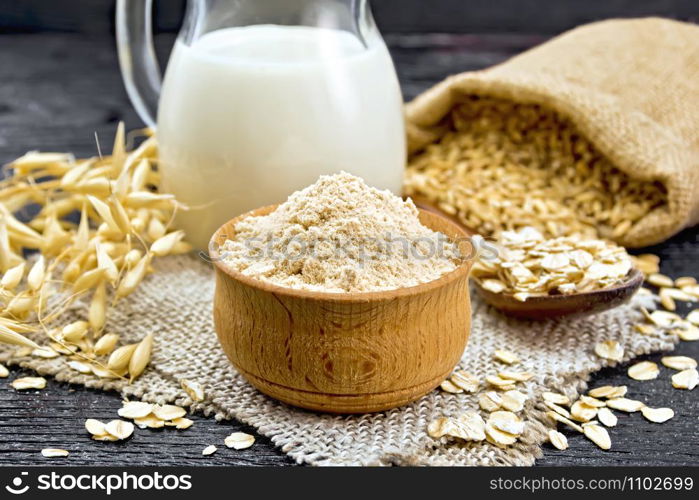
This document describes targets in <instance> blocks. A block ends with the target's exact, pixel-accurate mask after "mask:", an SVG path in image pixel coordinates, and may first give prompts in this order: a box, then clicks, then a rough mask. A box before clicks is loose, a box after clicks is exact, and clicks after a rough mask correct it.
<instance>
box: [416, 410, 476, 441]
mask: <svg viewBox="0 0 699 500" xmlns="http://www.w3.org/2000/svg"><path fill="white" fill-rule="evenodd" d="M427 431H428V434H429V435H430V436H432V437H434V438H440V437H442V436H449V437H455V438H458V439H463V440H464V441H483V440H484V439H485V422H483V419H482V418H481V416H480V415H479V414H478V413H476V412H467V413H464V414H463V415H460V416H458V417H456V418H445V417H442V418H439V419H437V420H435V421H433V422H431V423H430V425H429V426H428V429H427Z"/></svg>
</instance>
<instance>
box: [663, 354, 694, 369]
mask: <svg viewBox="0 0 699 500" xmlns="http://www.w3.org/2000/svg"><path fill="white" fill-rule="evenodd" d="M660 362H661V363H662V364H663V365H664V366H667V367H668V368H672V369H673V370H689V369H691V368H696V367H697V361H696V360H695V359H693V358H690V357H687V356H664V357H663V358H662V359H661V360H660Z"/></svg>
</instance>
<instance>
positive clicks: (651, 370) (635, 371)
mask: <svg viewBox="0 0 699 500" xmlns="http://www.w3.org/2000/svg"><path fill="white" fill-rule="evenodd" d="M627 373H628V375H629V377H631V378H632V379H634V380H653V379H655V378H657V377H658V374H659V373H660V370H659V369H658V365H657V364H655V363H653V362H652V361H641V362H640V363H636V364H635V365H633V366H630V367H629V369H628V372H627Z"/></svg>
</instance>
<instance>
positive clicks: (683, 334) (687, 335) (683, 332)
mask: <svg viewBox="0 0 699 500" xmlns="http://www.w3.org/2000/svg"><path fill="white" fill-rule="evenodd" d="M672 333H676V334H677V335H678V336H679V338H680V339H681V340H684V341H685V342H694V341H695V340H699V327H696V326H694V325H692V324H690V325H689V326H688V327H685V328H676V329H674V330H673V331H672Z"/></svg>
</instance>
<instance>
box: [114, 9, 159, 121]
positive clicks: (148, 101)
mask: <svg viewBox="0 0 699 500" xmlns="http://www.w3.org/2000/svg"><path fill="white" fill-rule="evenodd" d="M152 14H153V0H117V5H116V38H117V53H118V54H119V66H120V67H121V75H122V78H123V79H124V86H125V87H126V93H127V94H128V95H129V98H130V99H131V103H132V104H133V106H134V108H136V112H137V113H138V115H139V116H140V117H141V119H142V120H143V121H144V122H145V123H146V124H147V125H148V126H149V127H151V128H155V122H156V116H157V112H158V98H159V97H160V87H161V85H162V78H161V76H160V66H159V65H158V59H157V57H156V55H155V50H154V48H153V31H152Z"/></svg>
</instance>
